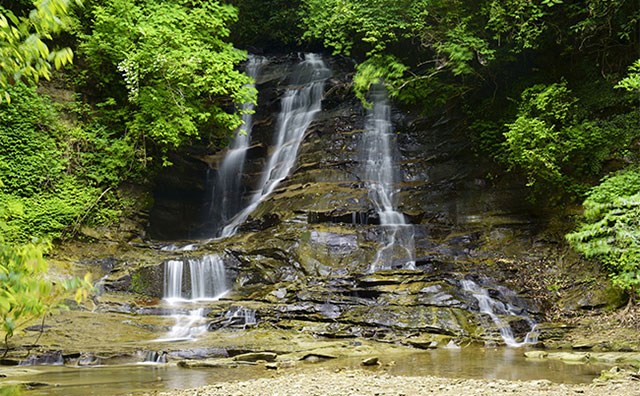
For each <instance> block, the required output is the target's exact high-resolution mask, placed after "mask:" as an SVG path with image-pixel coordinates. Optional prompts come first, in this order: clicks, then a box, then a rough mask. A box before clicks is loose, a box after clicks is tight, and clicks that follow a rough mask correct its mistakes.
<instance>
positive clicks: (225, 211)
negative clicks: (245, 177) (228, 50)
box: [205, 55, 267, 236]
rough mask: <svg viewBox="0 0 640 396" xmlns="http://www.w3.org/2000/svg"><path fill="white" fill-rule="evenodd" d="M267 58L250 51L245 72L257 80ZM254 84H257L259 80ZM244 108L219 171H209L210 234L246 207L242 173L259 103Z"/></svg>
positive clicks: (216, 231)
mask: <svg viewBox="0 0 640 396" xmlns="http://www.w3.org/2000/svg"><path fill="white" fill-rule="evenodd" d="M266 62H267V59H266V58H264V57H261V56H255V55H248V56H247V65H246V69H245V73H246V74H247V75H248V76H249V77H251V78H252V79H253V80H254V81H255V80H256V79H257V77H258V74H259V73H260V69H261V68H262V66H263V65H264V64H265V63H266ZM250 86H251V87H252V88H255V83H252V84H251V85H250ZM240 108H241V110H243V114H242V125H241V126H240V127H239V128H238V130H237V131H236V134H235V137H234V139H233V142H232V143H231V146H230V147H229V149H228V151H227V152H226V153H225V155H224V158H223V159H222V161H221V162H220V163H219V164H218V171H217V173H213V172H209V173H208V175H207V179H208V181H207V185H208V189H209V191H210V202H209V207H208V209H207V213H206V218H207V226H206V227H207V228H208V229H207V230H205V233H206V234H207V236H210V235H218V234H219V233H220V231H221V228H222V227H223V226H224V225H225V224H226V223H227V222H228V221H229V220H230V219H231V218H232V217H233V216H235V215H236V214H237V213H238V212H239V211H240V210H241V209H242V200H243V188H242V173H243V171H244V163H245V158H246V156H247V149H248V148H249V144H250V143H251V131H252V128H253V111H254V109H255V105H254V104H253V103H243V104H242V105H240Z"/></svg>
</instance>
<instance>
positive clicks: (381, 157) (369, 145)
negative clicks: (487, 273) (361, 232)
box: [354, 85, 415, 272]
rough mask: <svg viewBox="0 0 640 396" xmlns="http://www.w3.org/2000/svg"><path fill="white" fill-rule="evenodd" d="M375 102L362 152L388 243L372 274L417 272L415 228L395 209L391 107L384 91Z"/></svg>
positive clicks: (378, 88)
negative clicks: (390, 271)
mask: <svg viewBox="0 0 640 396" xmlns="http://www.w3.org/2000/svg"><path fill="white" fill-rule="evenodd" d="M372 100H373V107H372V108H371V109H370V110H369V112H368V114H367V123H366V125H365V129H366V131H365V132H364V133H363V135H362V148H361V150H362V158H364V178H365V182H366V184H367V188H368V189H369V198H370V199H371V201H372V202H373V204H374V206H375V209H376V212H377V213H378V216H379V217H380V226H381V229H382V230H383V232H384V238H385V239H384V242H383V243H384V246H383V247H382V248H380V249H378V252H377V253H376V256H375V258H374V260H373V263H372V264H371V269H370V270H371V271H372V272H373V271H376V270H378V269H390V268H394V267H397V266H400V267H401V268H404V269H414V268H415V259H414V235H413V226H412V225H411V224H407V222H406V220H405V218H404V215H403V214H402V213H400V212H398V211H397V210H396V209H395V205H394V204H395V202H394V201H395V194H396V192H397V189H396V180H397V179H396V172H395V166H394V165H395V164H394V160H393V148H392V145H391V142H392V133H393V130H392V125H391V107H390V106H389V103H388V100H387V95H386V91H385V89H384V87H382V86H381V85H377V86H374V87H373V89H372ZM354 219H355V218H354ZM398 264H399V265H398Z"/></svg>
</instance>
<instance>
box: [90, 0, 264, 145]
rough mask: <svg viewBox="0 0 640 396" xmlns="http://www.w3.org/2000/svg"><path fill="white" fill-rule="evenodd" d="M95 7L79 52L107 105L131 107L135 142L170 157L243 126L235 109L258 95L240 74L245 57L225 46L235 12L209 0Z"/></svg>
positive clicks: (122, 0) (115, 2)
mask: <svg viewBox="0 0 640 396" xmlns="http://www.w3.org/2000/svg"><path fill="white" fill-rule="evenodd" d="M89 8H90V13H91V15H92V18H91V21H90V25H89V26H87V27H85V30H86V32H80V33H79V34H78V36H79V38H80V39H81V43H80V49H81V52H82V55H83V57H84V58H85V59H86V60H87V62H88V63H89V64H90V65H91V68H92V72H93V73H94V74H95V76H96V80H97V81H99V83H98V87H99V88H100V89H101V90H102V89H103V90H104V91H105V92H109V93H111V94H113V95H114V96H113V97H112V98H106V100H105V102H103V103H104V104H105V105H106V106H107V107H108V106H115V107H120V108H125V109H127V111H126V112H125V113H126V115H125V117H126V121H125V123H126V128H127V131H128V136H129V137H130V140H131V141H132V142H133V143H134V144H135V143H136V142H142V143H143V144H140V146H143V147H144V141H145V140H146V139H150V140H151V141H152V142H154V143H155V145H156V147H158V148H159V149H160V152H161V154H163V155H164V154H165V153H166V152H167V151H168V150H170V149H175V148H177V147H180V146H181V145H183V144H185V143H187V142H190V141H193V140H195V139H198V138H200V137H201V136H203V135H204V136H206V135H207V134H209V135H211V136H220V135H223V136H226V135H228V134H230V133H231V132H232V131H234V130H235V129H236V128H237V127H238V126H239V125H240V123H241V122H242V121H241V114H240V113H241V112H242V110H241V109H239V108H237V107H236V106H234V104H235V103H245V102H250V101H255V95H256V92H255V89H252V88H250V87H249V86H248V85H247V84H248V83H249V82H250V80H249V78H248V77H247V76H246V75H244V74H243V73H242V72H240V71H238V70H237V69H236V65H237V64H238V63H239V62H241V61H242V60H244V59H246V53H245V52H244V51H239V50H236V49H234V47H233V45H232V44H231V43H229V42H227V41H225V40H226V38H227V37H228V36H229V29H228V27H227V26H228V24H229V23H231V22H232V21H234V20H236V18H237V12H236V9H235V8H233V7H232V6H230V5H223V4H220V3H218V2H217V1H206V0H170V1H163V2H156V1H133V0H108V1H104V2H96V3H94V4H92V5H90V6H89ZM114 86H115V88H116V89H114ZM123 93H124V95H123ZM108 103H109V104H108ZM143 156H144V158H146V153H143Z"/></svg>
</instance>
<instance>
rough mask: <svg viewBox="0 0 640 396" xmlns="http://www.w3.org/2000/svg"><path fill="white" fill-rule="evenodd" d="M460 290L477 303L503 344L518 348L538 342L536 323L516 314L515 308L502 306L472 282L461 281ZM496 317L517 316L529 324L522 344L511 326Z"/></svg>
mask: <svg viewBox="0 0 640 396" xmlns="http://www.w3.org/2000/svg"><path fill="white" fill-rule="evenodd" d="M461 283H462V289H463V290H465V291H467V292H469V293H470V294H471V295H472V296H473V297H474V298H475V299H476V300H477V301H478V307H479V308H480V312H481V313H484V314H487V315H489V317H490V318H491V320H492V321H493V323H494V324H495V326H496V327H497V328H498V330H499V331H500V335H501V336H502V339H503V341H504V343H505V344H506V345H507V346H509V347H513V348H518V347H521V346H523V345H526V344H534V343H536V342H538V329H537V325H536V323H535V322H534V321H533V320H532V319H531V318H529V317H528V316H526V315H523V314H521V313H518V312H517V311H516V309H515V307H513V306H511V305H510V304H506V305H505V304H504V303H503V302H501V301H498V300H496V299H494V298H491V296H489V291H488V290H487V289H485V288H483V287H481V286H480V285H478V284H477V283H475V282H474V281H472V280H469V279H463V280H462V281H461ZM498 315H509V316H517V317H520V318H522V319H524V320H525V321H527V323H528V324H529V326H530V327H531V330H530V331H529V332H528V333H527V334H526V336H525V337H524V340H522V342H518V341H517V340H516V338H515V337H514V335H513V331H512V330H511V326H510V325H509V323H508V322H505V321H504V320H502V319H501V318H500V317H499V316H498Z"/></svg>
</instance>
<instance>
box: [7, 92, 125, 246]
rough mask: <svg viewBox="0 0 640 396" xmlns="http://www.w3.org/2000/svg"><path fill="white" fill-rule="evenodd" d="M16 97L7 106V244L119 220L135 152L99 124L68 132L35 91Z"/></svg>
mask: <svg viewBox="0 0 640 396" xmlns="http://www.w3.org/2000/svg"><path fill="white" fill-rule="evenodd" d="M9 92H10V93H11V96H12V97H13V98H14V101H13V102H12V103H10V104H7V103H3V104H0V181H2V185H0V221H1V222H0V238H2V237H4V239H5V240H6V241H7V242H9V243H25V242H28V241H30V240H31V239H32V238H33V237H40V238H58V237H61V236H63V234H64V233H65V232H71V231H73V227H77V226H78V225H79V224H80V223H82V222H85V220H86V222H89V223H90V224H104V223H109V222H111V221H113V220H114V219H116V218H117V216H118V215H119V213H120V208H121V202H120V200H119V199H118V196H117V193H116V187H117V186H118V184H119V183H120V182H121V181H122V180H123V178H124V177H127V176H129V177H130V176H132V175H133V174H132V173H130V166H131V162H132V161H133V153H132V150H131V148H130V147H129V146H128V145H126V144H124V143H123V141H122V140H120V139H114V138H112V137H109V136H108V135H106V134H104V131H103V130H101V129H99V128H97V127H95V126H94V128H95V129H94V128H91V126H90V125H86V126H85V128H81V127H69V126H65V125H64V124H63V123H61V122H60V121H59V118H60V113H59V112H58V111H56V110H55V109H54V107H53V105H52V104H51V103H50V102H49V101H48V100H47V99H46V98H45V97H42V96H38V95H37V94H36V92H35V89H33V88H28V87H26V86H25V85H23V84H17V85H15V86H13V87H10V88H9ZM127 173H128V174H127ZM107 190H108V191H107ZM105 191H106V193H104V192H105ZM89 214H90V215H91V216H89Z"/></svg>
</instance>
